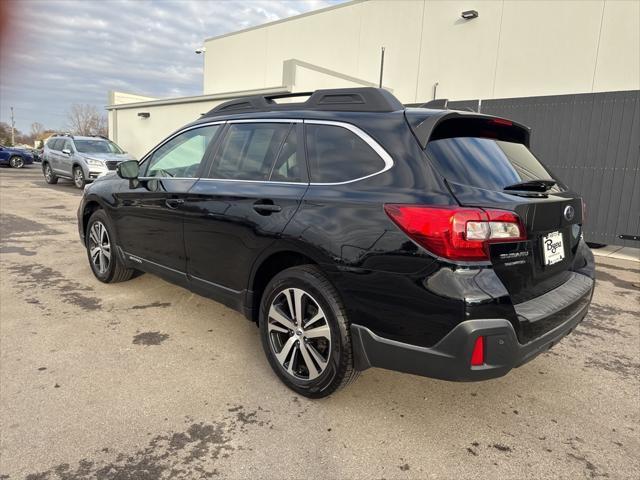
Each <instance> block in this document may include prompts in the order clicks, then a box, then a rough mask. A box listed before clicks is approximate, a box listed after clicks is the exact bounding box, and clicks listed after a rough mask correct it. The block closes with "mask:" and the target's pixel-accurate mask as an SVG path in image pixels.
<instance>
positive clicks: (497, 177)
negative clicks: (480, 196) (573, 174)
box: [425, 137, 559, 191]
mask: <svg viewBox="0 0 640 480" xmlns="http://www.w3.org/2000/svg"><path fill="white" fill-rule="evenodd" d="M425 151H426V152H427V155H429V157H430V158H431V159H432V161H433V162H434V163H435V164H436V168H437V169H438V171H439V172H440V173H441V174H442V175H443V176H444V177H445V178H446V179H447V180H449V181H451V182H455V183H459V184H463V185H471V186H473V187H479V188H484V189H487V190H503V189H504V188H505V187H507V186H509V185H514V184H517V183H521V182H530V181H535V180H554V179H553V178H552V177H551V174H550V173H549V172H548V171H547V169H545V168H544V166H543V165H542V164H541V163H540V162H539V161H538V159H537V158H536V157H535V156H534V155H533V153H531V152H530V151H529V149H528V148H527V147H526V146H525V145H523V144H521V143H514V142H505V141H503V140H494V139H491V138H477V137H454V138H444V139H442V140H435V141H432V142H429V143H428V144H427V146H426V148H425ZM554 190H555V191H559V189H558V187H552V190H550V191H554Z"/></svg>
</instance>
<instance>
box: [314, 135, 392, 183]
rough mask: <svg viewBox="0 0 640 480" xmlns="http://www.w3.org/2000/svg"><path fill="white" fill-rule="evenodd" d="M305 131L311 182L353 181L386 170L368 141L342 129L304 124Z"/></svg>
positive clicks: (382, 161)
mask: <svg viewBox="0 0 640 480" xmlns="http://www.w3.org/2000/svg"><path fill="white" fill-rule="evenodd" d="M305 129H306V137H307V152H308V155H309V156H308V161H309V174H310V176H311V181H312V182H314V183H339V182H347V181H350V180H356V179H359V178H362V177H366V176H368V175H372V174H374V173H377V172H379V171H381V170H382V169H384V167H385V162H384V160H383V159H382V158H381V157H380V155H378V154H377V153H376V152H375V151H374V150H373V148H371V147H370V146H369V144H367V142H365V141H364V140H363V139H362V138H360V137H359V136H358V135H356V134H355V133H353V132H352V131H350V130H347V129H346V128H344V127H339V126H335V125H314V124H307V125H306V126H305Z"/></svg>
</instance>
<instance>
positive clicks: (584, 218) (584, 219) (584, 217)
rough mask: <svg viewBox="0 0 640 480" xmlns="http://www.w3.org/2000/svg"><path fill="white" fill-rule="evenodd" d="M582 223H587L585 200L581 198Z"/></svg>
mask: <svg viewBox="0 0 640 480" xmlns="http://www.w3.org/2000/svg"><path fill="white" fill-rule="evenodd" d="M581 221H582V225H584V224H585V223H587V202H585V201H584V198H583V199H582V219H581Z"/></svg>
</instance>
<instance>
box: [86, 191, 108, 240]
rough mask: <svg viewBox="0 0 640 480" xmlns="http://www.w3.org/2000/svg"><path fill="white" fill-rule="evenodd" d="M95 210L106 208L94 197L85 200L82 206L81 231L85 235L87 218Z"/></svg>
mask: <svg viewBox="0 0 640 480" xmlns="http://www.w3.org/2000/svg"><path fill="white" fill-rule="evenodd" d="M97 210H106V209H105V208H104V206H103V205H102V204H101V203H100V202H99V201H98V200H96V199H95V198H92V199H90V200H87V201H86V202H85V204H84V206H83V207H82V232H83V233H84V235H85V237H86V234H87V225H88V223H89V218H91V215H93V213H94V212H96V211H97Z"/></svg>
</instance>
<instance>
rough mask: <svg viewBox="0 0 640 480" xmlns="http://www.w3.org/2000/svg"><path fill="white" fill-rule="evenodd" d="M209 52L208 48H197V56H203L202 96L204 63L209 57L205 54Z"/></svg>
mask: <svg viewBox="0 0 640 480" xmlns="http://www.w3.org/2000/svg"><path fill="white" fill-rule="evenodd" d="M206 51H207V47H200V48H196V55H202V94H203V95H204V63H205V61H206V59H207V56H206V55H204V53H205V52H206Z"/></svg>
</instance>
